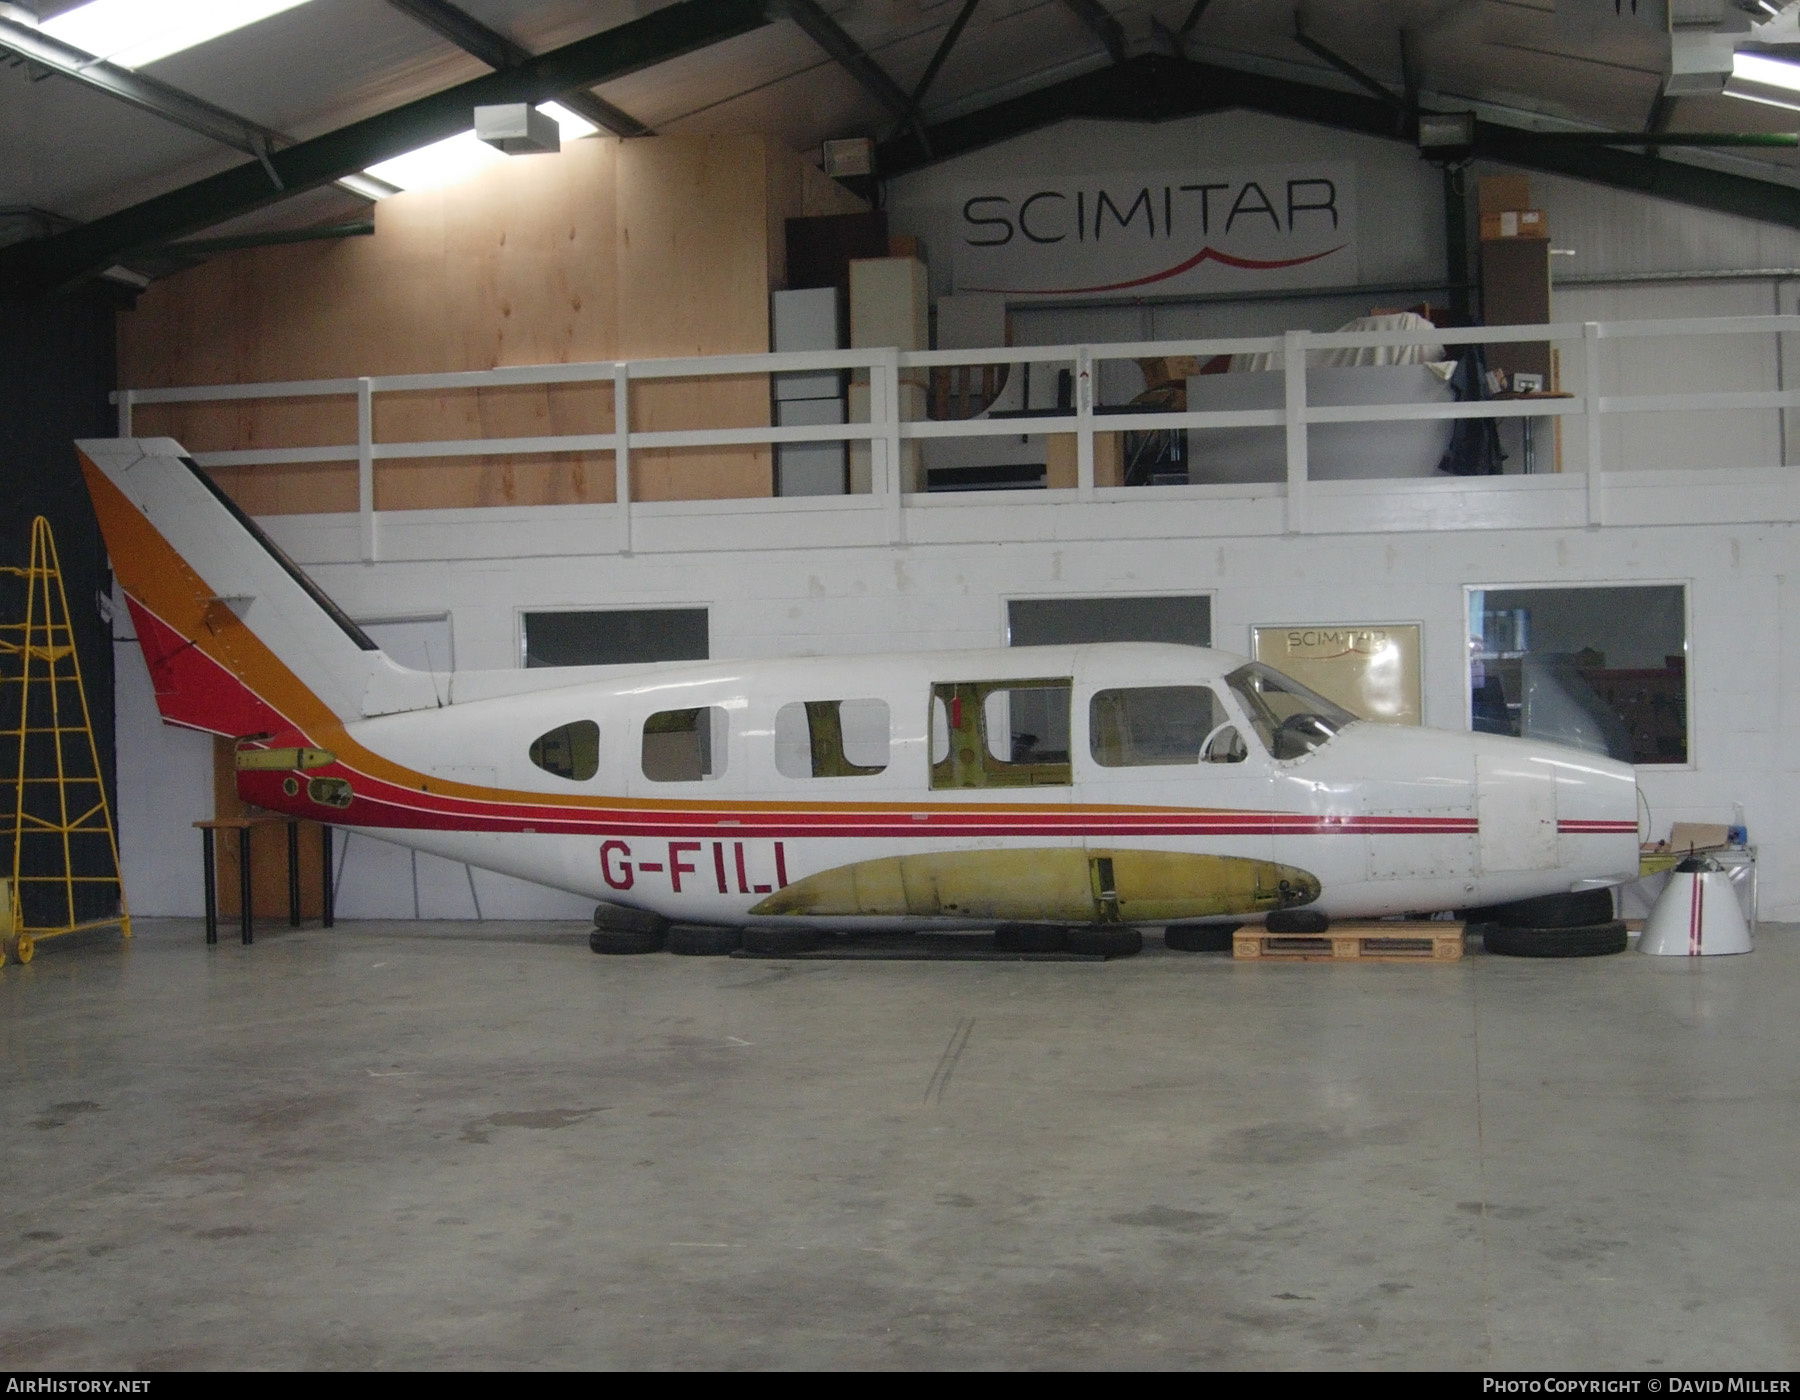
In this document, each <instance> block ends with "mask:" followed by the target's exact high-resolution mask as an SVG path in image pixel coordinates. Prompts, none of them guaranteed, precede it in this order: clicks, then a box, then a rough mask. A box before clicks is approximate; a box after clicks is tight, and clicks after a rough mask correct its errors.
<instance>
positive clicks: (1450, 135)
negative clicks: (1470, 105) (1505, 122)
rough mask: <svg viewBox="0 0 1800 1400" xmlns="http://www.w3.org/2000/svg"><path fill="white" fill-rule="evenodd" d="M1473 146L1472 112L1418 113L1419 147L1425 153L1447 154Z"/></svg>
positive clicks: (1471, 148) (1470, 148)
mask: <svg viewBox="0 0 1800 1400" xmlns="http://www.w3.org/2000/svg"><path fill="white" fill-rule="evenodd" d="M1474 146H1475V114H1474V113H1473V112H1421V113H1419V149H1420V150H1421V151H1423V152H1425V153H1426V154H1427V155H1435V156H1447V155H1455V154H1456V153H1458V152H1460V151H1469V150H1473V149H1474Z"/></svg>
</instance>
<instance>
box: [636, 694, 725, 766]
mask: <svg viewBox="0 0 1800 1400" xmlns="http://www.w3.org/2000/svg"><path fill="white" fill-rule="evenodd" d="M729 734H730V729H729V727H728V721H727V720H726V717H725V711H724V710H723V709H721V708H720V707H719V706H717V705H701V706H699V707H697V708H695V709H692V710H659V711H658V712H657V713H656V714H653V715H651V716H650V718H649V719H647V720H645V721H644V755H643V764H644V776H645V777H646V778H648V779H650V781H651V782H653V783H694V782H699V781H700V780H701V779H702V778H717V777H719V776H720V775H721V774H723V773H724V771H725V753H726V739H727V736H728V735H729Z"/></svg>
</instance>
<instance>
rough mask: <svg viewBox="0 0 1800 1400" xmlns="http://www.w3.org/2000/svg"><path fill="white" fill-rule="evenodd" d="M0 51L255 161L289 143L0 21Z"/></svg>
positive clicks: (125, 70)
mask: <svg viewBox="0 0 1800 1400" xmlns="http://www.w3.org/2000/svg"><path fill="white" fill-rule="evenodd" d="M0 52H6V53H11V54H15V55H17V56H18V57H19V58H22V59H24V60H25V61H26V62H27V63H31V64H36V65H37V66H38V67H40V68H47V69H49V70H50V71H51V72H52V73H56V74H58V75H59V76H61V77H64V78H71V79H73V80H74V81H76V82H78V83H83V84H85V85H87V86H88V87H91V88H93V89H94V90H95V91H96V92H103V93H105V94H106V95H107V96H108V97H114V98H117V99H118V100H119V101H121V102H128V103H130V104H131V105H132V106H133V107H136V108H138V109H139V110H141V111H145V112H149V113H150V114H151V115H152V116H156V117H161V118H162V119H163V120H164V121H166V122H173V123H174V124H175V125H177V126H184V127H186V128H187V129H188V130H189V131H193V132H198V133H199V134H200V135H202V136H204V137H206V138H207V139H208V140H211V141H217V142H218V143H219V144H220V145H222V146H230V147H231V148H232V149H233V150H238V151H242V152H243V153H244V154H245V155H251V156H256V157H257V158H258V159H259V160H260V159H261V158H262V155H263V152H264V151H266V150H269V149H272V148H274V147H277V146H284V145H287V144H288V142H289V139H290V138H288V137H287V136H284V135H283V134H282V133H281V132H279V131H273V130H271V129H270V128H268V127H266V126H258V125H257V124H256V123H255V122H253V121H250V120H249V119H248V118H246V117H240V116H238V115H237V114H236V113H235V112H228V111H226V110H225V109H224V108H223V107H215V106H214V105H213V104H212V103H210V102H205V101H202V100H201V99H200V98H198V97H195V96H193V95H192V94H191V93H186V92H183V91H182V90H181V89H180V88H177V87H171V86H170V85H169V84H168V83H163V82H158V81H157V80H156V79H155V78H152V77H148V76H147V75H145V74H143V73H134V72H132V71H131V70H130V69H129V68H120V67H119V66H117V65H116V64H112V63H108V62H106V61H105V60H104V59H100V58H96V57H94V55H93V54H90V53H85V52H83V51H82V50H81V49H78V48H75V47H73V46H72V45H69V44H65V43H63V42H62V41H61V40H60V39H53V38H51V37H50V36H49V35H48V34H45V33H42V32H40V31H39V30H36V29H33V28H31V27H30V26H29V25H24V24H19V23H17V22H16V21H14V20H10V19H5V18H0Z"/></svg>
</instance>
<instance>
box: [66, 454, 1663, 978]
mask: <svg viewBox="0 0 1800 1400" xmlns="http://www.w3.org/2000/svg"><path fill="white" fill-rule="evenodd" d="M77 446H78V448H79V451H80V455H81V465H82V470H83V472H84V474H85V477H86V480H87V484H88V489H89V492H90V494H91V496H92V499H93V503H94V508H95V511H96V513H97V515H98V517H99V521H100V525H101V529H102V531H103V533H104V536H105V539H106V545H107V549H108V553H109V554H110V556H111V561H112V567H113V570H114V573H115V576H116V578H117V581H118V585H119V588H120V590H121V591H122V593H123V595H124V598H125V601H126V603H127V605H128V606H129V609H130V612H131V616H132V619H133V621H134V623H135V625H136V631H137V637H138V641H139V643H140V644H141V647H142V650H143V655H144V660H145V662H146V664H147V666H148V668H149V672H150V677H151V681H152V683H153V686H154V688H155V694H156V702H157V705H158V708H159V709H160V711H161V714H162V717H163V719H164V721H165V722H166V723H169V724H174V725H183V726H186V727H189V728H192V729H197V730H202V731H204V732H207V733H210V734H215V735H222V736H225V737H227V738H229V739H231V740H233V741H234V742H235V760H236V769H237V786H238V791H239V793H240V795H241V796H242V797H243V798H244V799H245V800H247V801H248V802H250V803H253V804H255V805H256V806H258V807H262V808H265V809H267V810H269V811H272V812H278V813H284V814H287V815H291V816H296V817H302V818H306V819H309V820H312V821H318V822H325V823H330V824H333V825H335V826H339V827H343V828H345V829H346V830H349V831H353V832H357V833H360V834H366V835H369V836H374V837H379V838H381V839H383V840H387V841H392V842H396V843H398V844H400V845H402V846H408V847H412V848H414V849H416V850H420V851H427V852H430V853H432V854H434V855H439V856H443V857H446V858H448V859H450V860H454V861H461V862H466V863H467V864H469V865H471V866H476V867H480V868H482V869H485V870H491V871H497V872H500V873H503V874H507V875H512V876H517V877H519V878H521V879H524V880H529V881H534V882H536V883H538V884H542V885H546V886H550V887H553V888H556V889H559V890H566V891H570V892H573V893H575V894H577V895H581V896H585V897H589V898H593V899H595V900H596V901H598V902H599V904H598V908H597V910H596V925H597V927H596V932H595V935H594V943H593V946H594V948H595V950H596V951H640V950H645V949H648V948H651V947H655V946H660V944H659V942H658V940H659V939H660V938H661V937H662V935H663V934H664V933H666V931H667V929H668V927H669V926H670V925H671V924H675V925H682V926H699V927H701V928H710V929H713V930H718V931H722V932H723V933H724V934H725V935H726V936H725V938H724V939H723V940H721V941H720V942H719V943H718V947H719V948H720V949H724V948H728V947H729V946H732V944H731V939H732V938H733V937H736V936H740V935H742V934H744V933H745V931H755V930H758V929H764V930H783V929H786V930H797V931H799V932H798V933H796V934H795V936H796V937H803V936H807V932H806V931H809V930H821V929H826V930H831V931H847V932H854V931H858V930H867V931H890V932H892V931H914V932H918V931H932V930H938V931H944V930H954V929H974V928H991V927H995V926H1001V927H1002V928H1008V929H1015V930H1027V931H1029V930H1032V929H1037V930H1046V929H1047V930H1052V931H1054V930H1056V929H1064V930H1071V931H1081V930H1088V931H1096V930H1098V931H1105V930H1109V929H1110V930H1113V931H1115V932H1117V933H1119V934H1125V933H1130V935H1131V936H1133V937H1139V941H1140V942H1141V936H1139V935H1138V934H1137V933H1136V930H1138V929H1140V928H1141V927H1143V926H1173V927H1175V928H1178V929H1179V928H1182V927H1188V926H1196V927H1204V926H1206V925H1209V924H1210V925H1215V926H1216V925H1221V924H1223V925H1232V924H1236V923H1240V922H1244V921H1256V920H1266V921H1268V922H1270V923H1271V924H1277V925H1281V926H1284V927H1291V928H1293V929H1296V930H1299V929H1304V928H1307V927H1312V928H1323V927H1324V926H1325V924H1326V923H1327V921H1329V920H1331V919H1347V918H1366V917H1378V916H1382V915H1390V914H1401V913H1421V912H1429V911H1441V910H1453V909H1461V908H1466V907H1469V906H1496V905H1505V904H1509V903H1514V902H1517V901H1524V900H1531V899H1540V898H1543V897H1562V898H1564V899H1567V898H1569V897H1574V898H1576V899H1580V898H1582V897H1583V896H1584V895H1586V897H1587V898H1589V899H1590V900H1591V899H1592V898H1594V897H1595V896H1594V894H1591V893H1588V892H1599V891H1604V890H1606V889H1607V888H1608V887H1610V886H1612V885H1616V884H1619V883H1621V882H1623V881H1626V880H1629V879H1632V878H1634V877H1635V876H1636V874H1637V869H1638V820H1637V796H1636V783H1635V779H1634V774H1633V770H1632V769H1631V767H1630V766H1629V765H1627V764H1624V763H1619V762H1615V761H1613V760H1611V759H1607V758H1604V757H1600V756H1596V755H1594V754H1591V753H1587V752H1584V751H1581V750H1578V749H1573V748H1568V747H1563V746H1559V745H1554V744H1548V743H1542V742H1535V741H1531V740H1525V739H1517V738H1511V737H1505V736H1499V735H1492V734H1481V733H1461V732H1451V731H1445V730H1437V729H1425V728H1415V727H1409V726H1394V725H1385V724H1377V723H1369V722H1362V721H1359V720H1357V718H1356V717H1355V716H1353V715H1351V714H1349V713H1348V712H1346V711H1345V710H1343V709H1341V708H1340V707H1339V706H1337V705H1336V704H1334V703H1332V702H1331V701H1329V700H1327V699H1325V698H1323V697H1321V696H1318V695H1316V694H1314V693H1312V692H1311V691H1309V690H1307V689H1306V688H1305V687H1304V686H1302V685H1300V684H1299V683H1298V682H1296V681H1294V680H1292V679H1290V678H1289V677H1286V676H1284V675H1282V674H1281V673H1280V672H1278V671H1276V670H1274V669H1272V668H1270V667H1268V666H1266V665H1262V664H1260V663H1257V662H1254V661H1251V660H1249V659H1248V658H1246V657H1243V656H1237V655H1233V654H1231V653H1228V652H1224V651H1217V650H1212V649H1208V648H1199V647H1190V646H1174V645H1160V644H1147V643H1096V644H1088V645H1078V646H1046V647H1018V648H996V649H991V650H972V651H945V652H919V653H903V654H886V655H848V656H830V657H806V658H793V659H776V660H718V661H693V662H677V663H656V664H648V665H620V666H596V667H577V668H554V669H549V668H546V669H516V670H504V671H500V670H490V671H450V672H438V671H418V670H412V669H409V668H406V667H402V666H400V665H398V664H396V663H395V662H394V661H393V660H391V659H390V658H389V657H388V656H386V655H385V654H384V653H382V652H381V651H380V650H379V649H378V648H377V647H376V645H375V643H374V642H372V641H371V640H370V639H369V638H368V637H367V636H366V635H365V634H364V633H363V632H362V631H361V630H360V629H359V628H358V627H357V626H356V624H355V623H354V622H352V621H351V620H350V619H349V618H348V617H347V616H346V615H345V614H344V613H343V612H342V611H341V610H340V609H339V608H338V607H337V606H336V605H335V604H334V603H333V602H332V601H331V600H330V599H329V598H328V597H327V596H326V595H325V594H324V593H323V592H322V591H320V589H319V588H318V587H317V585H315V584H314V583H313V582H312V580H311V579H309V578H308V577H307V576H306V575H305V574H304V573H303V572H302V571H301V570H300V569H299V568H298V567H297V566H295V565H294V564H293V563H292V562H291V561H290V560H289V559H288V558H287V557H286V555H284V554H283V553H282V551H281V550H280V549H279V548H278V547H277V546H276V545H275V544H274V543H273V542H272V541H271V540H270V539H269V538H268V536H267V535H266V534H265V533H264V532H263V531H262V530H261V529H260V528H259V527H258V526H257V525H256V523H255V522H254V521H253V520H251V519H250V517H249V516H247V515H246V514H244V512H243V511H242V510H240V509H239V508H238V506H237V505H236V504H235V503H234V502H233V501H232V500H231V498H230V497H229V496H227V495H226V494H225V492H224V491H223V490H221V489H220V488H219V486H218V485H216V484H215V483H214V482H213V481H212V480H211V478H209V477H208V476H207V475H206V473H205V472H204V471H202V470H201V469H200V468H199V467H198V466H196V465H195V463H194V462H193V461H192V460H191V459H190V458H188V457H187V455H186V454H185V452H184V451H183V449H182V448H181V446H180V445H179V444H178V443H176V442H174V441H173V440H171V439H167V438H149V439H95V440H84V441H82V442H80V443H78V444H77ZM1601 917H1603V918H1604V917H1609V916H1608V915H1605V914H1602V915H1601ZM1283 920H1285V921H1286V923H1285V924H1283V923H1282V921H1283ZM1546 922H1548V920H1546Z"/></svg>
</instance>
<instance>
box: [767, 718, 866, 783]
mask: <svg viewBox="0 0 1800 1400" xmlns="http://www.w3.org/2000/svg"><path fill="white" fill-rule="evenodd" d="M887 765H888V707H887V701H885V700H805V701H798V700H797V701H795V702H794V703H793V704H791V705H783V706H782V707H781V708H780V709H779V710H777V711H776V712H775V770H776V772H778V773H780V774H781V775H782V776H783V777H785V778H857V777H866V776H867V775H869V774H871V773H879V772H881V771H882V770H883V769H884V768H886V767H887Z"/></svg>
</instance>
